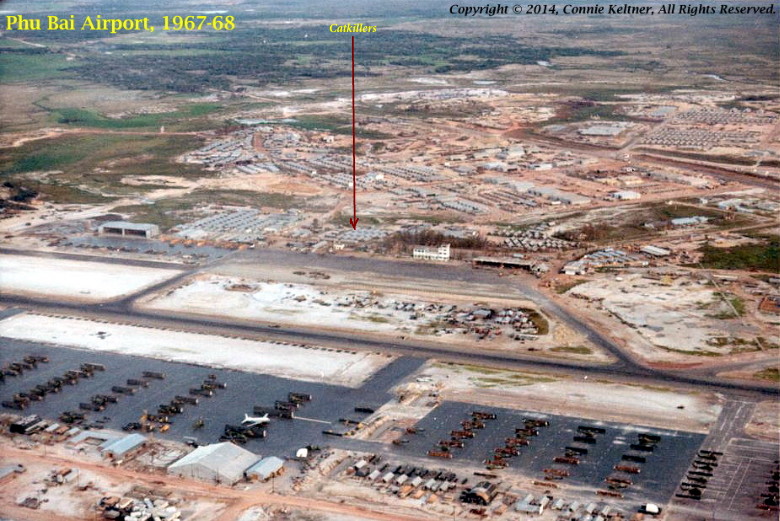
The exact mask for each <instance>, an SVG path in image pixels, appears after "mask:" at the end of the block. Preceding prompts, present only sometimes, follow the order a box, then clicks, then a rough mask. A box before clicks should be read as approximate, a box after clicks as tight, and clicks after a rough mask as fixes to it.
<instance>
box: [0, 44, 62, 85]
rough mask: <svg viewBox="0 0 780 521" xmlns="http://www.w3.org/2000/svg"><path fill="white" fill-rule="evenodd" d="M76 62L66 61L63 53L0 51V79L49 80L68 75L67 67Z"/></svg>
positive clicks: (9, 80)
mask: <svg viewBox="0 0 780 521" xmlns="http://www.w3.org/2000/svg"><path fill="white" fill-rule="evenodd" d="M75 66H76V62H68V61H66V59H65V55H63V54H21V53H20V54H11V53H7V52H2V51H0V81H1V82H3V83H16V82H22V81H38V80H51V79H57V78H60V77H64V76H69V75H70V74H69V71H68V69H70V68H73V67H75Z"/></svg>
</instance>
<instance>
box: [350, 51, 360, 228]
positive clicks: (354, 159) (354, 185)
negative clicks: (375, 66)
mask: <svg viewBox="0 0 780 521" xmlns="http://www.w3.org/2000/svg"><path fill="white" fill-rule="evenodd" d="M358 221H359V219H358V216H357V141H356V138H355V37H354V36H353V37H352V217H351V218H350V220H349V224H351V225H352V229H353V230H357V223H358Z"/></svg>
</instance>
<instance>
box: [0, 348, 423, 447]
mask: <svg viewBox="0 0 780 521" xmlns="http://www.w3.org/2000/svg"><path fill="white" fill-rule="evenodd" d="M0 341H2V346H3V349H2V351H0V365H5V364H7V363H10V362H14V361H19V360H21V359H22V358H23V357H24V356H25V355H29V354H35V355H41V356H47V357H48V358H49V360H50V361H49V362H48V363H39V364H38V366H37V368H35V369H31V370H26V371H24V372H23V373H22V374H21V375H20V376H7V377H6V379H5V383H4V384H0V399H2V400H10V399H11V397H12V396H13V395H14V394H15V393H18V392H27V391H29V390H30V389H31V388H33V387H34V386H36V385H38V384H43V383H45V382H47V381H49V380H50V379H51V378H53V377H59V376H62V375H63V374H64V373H65V372H66V371H68V370H77V369H79V366H80V365H81V364H82V363H85V362H89V363H95V364H102V365H104V366H105V368H106V370H105V371H96V372H95V373H94V376H92V377H89V378H81V379H79V381H78V383H77V384H75V385H64V386H63V387H62V390H61V391H60V392H59V393H54V394H47V395H46V397H45V398H44V399H43V400H42V401H33V402H31V403H30V405H29V407H27V408H26V409H25V410H23V411H15V410H11V409H7V408H3V409H2V410H0V412H3V413H18V414H38V415H40V416H41V417H44V418H48V419H52V420H56V419H57V418H58V417H59V416H60V414H61V413H63V412H64V411H69V410H70V411H78V410H79V404H80V403H82V402H90V399H91V397H92V396H94V395H96V394H108V395H110V394H114V395H115V396H117V403H108V404H107V405H106V409H105V410H104V411H100V412H90V413H88V421H87V422H86V423H96V422H100V423H96V427H97V426H105V427H106V428H111V429H121V428H122V427H123V426H124V425H126V424H128V423H130V422H138V421H139V419H140V418H141V416H142V415H143V414H144V411H146V412H148V413H151V414H154V413H157V409H158V406H159V405H160V404H166V403H169V402H170V401H171V399H173V398H174V396H176V395H184V396H187V395H190V393H189V391H190V389H191V388H194V387H198V386H200V385H201V383H202V382H203V381H204V379H206V378H208V377H209V375H214V376H215V380H216V381H217V382H221V383H224V384H226V388H225V389H215V390H214V396H211V397H205V396H197V398H198V401H199V404H198V405H197V406H194V405H185V406H184V411H183V413H181V414H177V415H171V416H170V418H171V421H172V424H171V427H170V430H168V431H167V432H165V433H156V434H155V436H160V437H164V438H169V439H175V440H182V439H183V438H184V437H185V436H193V437H196V438H197V439H198V441H199V442H200V443H213V442H216V441H218V439H219V437H220V436H221V435H222V433H223V429H224V426H225V425H226V424H233V425H236V424H239V423H240V422H241V420H242V419H243V418H244V414H245V413H248V414H249V415H251V416H257V415H255V414H253V408H254V407H255V406H262V407H268V408H273V407H274V402H275V401H276V400H287V397H288V393H289V392H299V393H307V394H311V395H312V401H311V402H309V403H307V404H305V405H303V406H302V407H301V408H300V409H298V410H297V411H296V412H295V415H296V418H295V419H293V420H285V419H276V418H275V419H273V420H272V422H271V424H270V425H269V427H268V436H267V437H266V438H265V439H250V440H249V441H248V442H247V444H246V448H247V449H249V450H251V451H253V452H256V453H258V454H263V455H265V454H277V455H290V454H292V453H294V451H295V450H296V449H297V448H300V447H304V446H306V445H309V444H316V445H322V444H326V443H327V442H328V441H329V437H327V436H325V435H323V434H322V431H323V430H325V429H339V428H340V427H341V425H339V420H340V419H341V418H349V419H357V420H360V419H363V418H365V417H366V416H367V415H366V414H365V413H363V414H359V413H355V411H354V409H355V407H356V406H360V405H362V406H368V407H371V408H378V407H379V406H380V405H382V404H383V403H385V402H386V401H388V400H389V399H390V398H391V397H390V395H388V390H389V389H390V388H391V387H392V386H393V385H395V384H396V383H397V382H398V381H399V380H401V379H402V378H404V377H406V376H407V375H408V374H410V373H411V372H413V371H414V370H416V369H417V368H418V367H419V366H420V365H421V364H422V363H423V360H422V359H417V358H410V357H404V358H400V359H398V360H395V361H394V362H392V363H390V364H389V365H387V366H385V367H384V368H382V369H381V370H379V371H378V372H377V373H375V374H374V375H373V376H372V377H371V378H370V379H369V380H367V381H366V382H365V384H364V385H363V386H362V387H360V388H357V389H353V388H348V387H341V386H335V385H324V384H319V383H312V382H303V381H298V380H291V379H285V378H278V377H273V376H268V375H263V374H256V373H246V372H241V371H232V370H222V369H214V368H210V367H201V366H196V365H190V364H181V363H174V362H165V361H160V360H153V359H149V358H140V357H131V356H124V355H117V354H111V353H101V352H92V351H81V350H76V349H69V348H62V347H53V346H45V345H41V344H33V343H27V342H20V341H13V340H9V339H0ZM215 349H217V347H216V346H215ZM144 371H152V372H158V373H164V374H165V375H166V377H165V379H164V380H159V379H154V378H144V380H146V381H147V382H148V387H142V386H137V387H136V391H135V393H134V394H131V395H126V394H121V393H112V387H114V386H127V380H128V379H142V375H143V372H144ZM190 396H193V395H190ZM104 417H105V421H103V420H104ZM199 418H202V419H203V421H204V424H203V426H202V427H200V428H197V429H196V428H195V422H196V421H197V420H198V419H199ZM330 439H332V438H330Z"/></svg>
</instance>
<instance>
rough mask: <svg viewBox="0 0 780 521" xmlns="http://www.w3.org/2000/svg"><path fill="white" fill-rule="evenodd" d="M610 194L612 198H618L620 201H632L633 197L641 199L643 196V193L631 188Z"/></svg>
mask: <svg viewBox="0 0 780 521" xmlns="http://www.w3.org/2000/svg"><path fill="white" fill-rule="evenodd" d="M609 196H610V197H611V198H612V199H617V200H619V201H631V200H633V199H639V198H640V197H642V194H640V193H639V192H633V191H631V190H622V191H619V192H612V193H610V194H609Z"/></svg>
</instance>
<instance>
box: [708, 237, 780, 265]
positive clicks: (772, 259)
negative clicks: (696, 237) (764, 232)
mask: <svg viewBox="0 0 780 521" xmlns="http://www.w3.org/2000/svg"><path fill="white" fill-rule="evenodd" d="M766 241H767V242H766V243H765V244H742V245H738V246H731V247H729V248H716V247H714V246H712V245H711V244H709V243H706V244H704V245H702V246H701V248H699V251H700V252H701V254H702V259H701V261H700V263H699V264H700V265H701V267H703V268H707V269H718V270H761V271H769V272H772V273H777V272H778V271H780V238H778V237H777V236H773V237H770V238H767V239H766Z"/></svg>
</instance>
